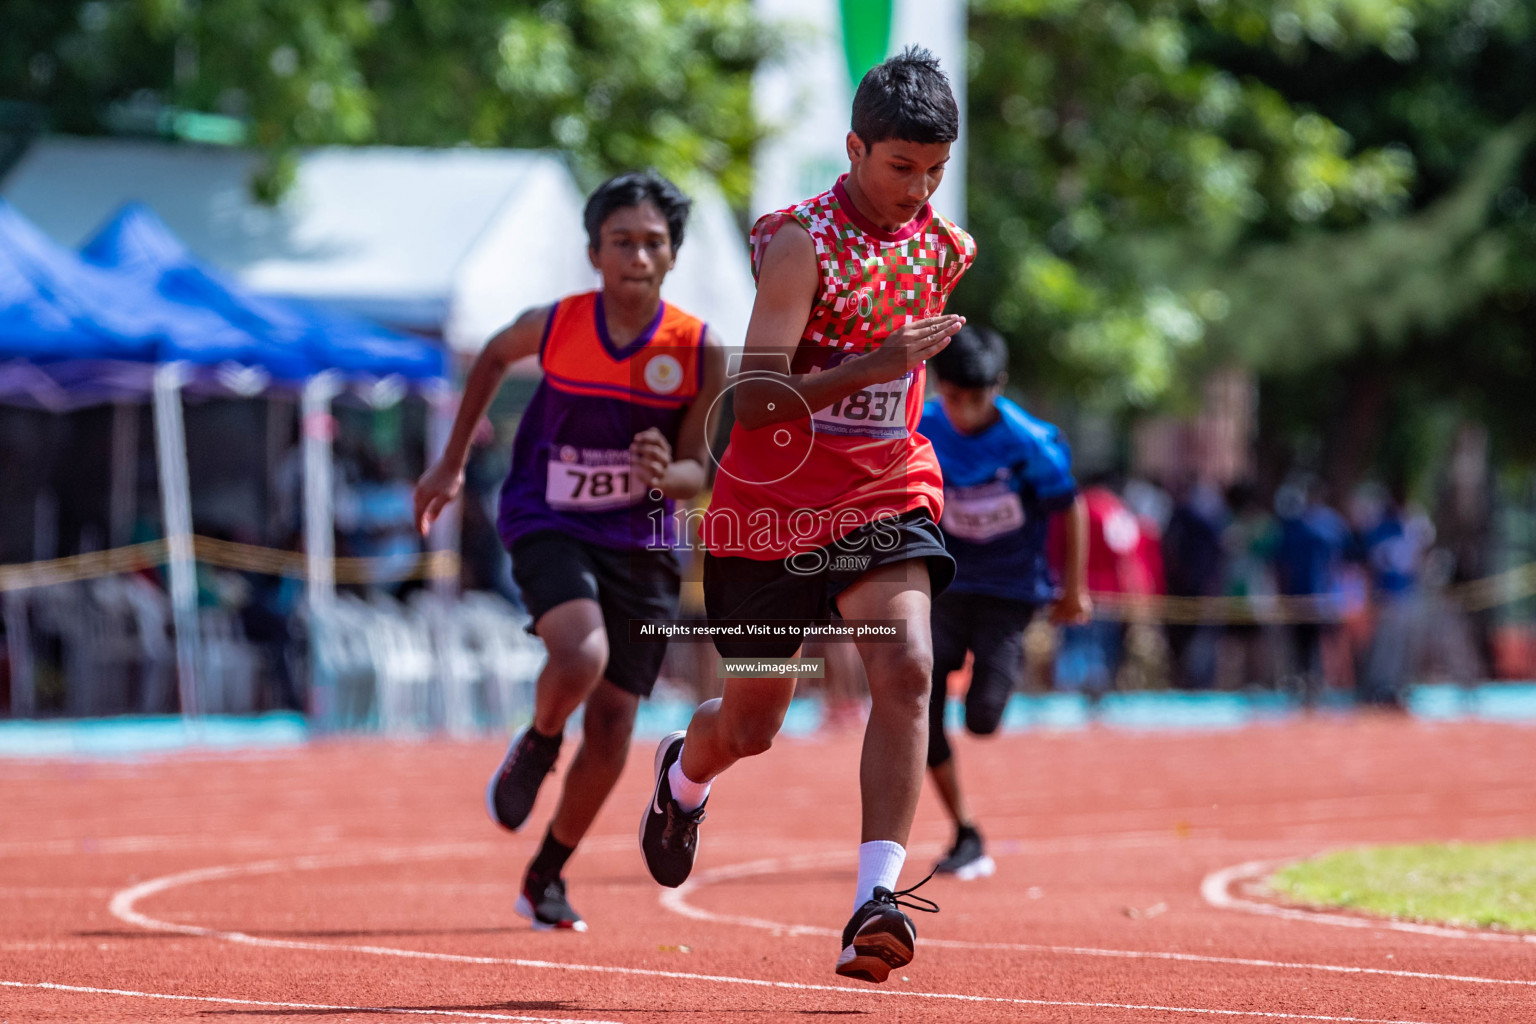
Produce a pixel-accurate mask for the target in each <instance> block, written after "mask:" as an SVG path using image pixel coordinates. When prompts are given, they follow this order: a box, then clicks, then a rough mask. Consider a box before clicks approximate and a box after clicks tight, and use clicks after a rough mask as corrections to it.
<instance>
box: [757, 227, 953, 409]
mask: <svg viewBox="0 0 1536 1024" xmlns="http://www.w3.org/2000/svg"><path fill="white" fill-rule="evenodd" d="M820 286H821V278H820V271H819V269H818V268H817V264H816V247H815V243H813V242H812V241H811V236H810V234H809V233H807V232H806V230H805V228H803V227H801V226H800V225H799V224H786V225H785V226H784V227H783V228H781V229H780V230H779V231H778V232H777V233H776V234H775V235H774V236H773V238H772V239H771V240H770V241H769V243H768V248H767V251H766V252H764V253H763V262H762V267H761V269H760V270H759V272H758V280H757V299H756V301H755V302H754V303H753V304H752V319H751V321H750V322H749V323H748V324H747V338H746V344H745V346H744V349H743V351H742V357H741V371H742V373H758V374H762V375H761V376H753V377H748V378H746V379H745V380H743V381H742V382H741V383H740V384H738V385H737V386H736V400H735V406H736V421H737V422H738V423H740V424H741V426H742V428H743V429H744V430H757V429H760V428H762V427H766V426H769V425H771V424H774V423H782V422H784V421H786V420H794V419H799V418H800V417H802V416H804V415H805V410H806V409H807V408H809V409H811V410H812V411H815V410H817V409H824V408H826V407H827V406H829V405H831V404H832V403H833V402H836V401H838V400H839V399H843V398H847V397H848V396H849V395H851V394H853V393H854V392H856V391H862V390H864V389H865V388H867V387H872V386H873V385H876V384H884V383H886V382H887V381H892V380H896V379H897V378H899V377H902V376H903V375H905V374H906V372H907V371H908V370H910V369H912V367H914V366H916V365H918V364H919V363H921V362H922V361H923V360H924V359H927V358H928V357H930V356H932V355H935V354H937V353H938V352H939V351H940V350H941V349H943V348H944V346H946V345H948V344H949V338H950V336H951V335H952V334H954V333H955V332H956V331H957V330H959V329H960V325H961V324H963V323H965V319H964V318H963V317H958V316H936V317H928V318H926V319H923V320H914V321H912V322H911V323H909V324H907V325H906V326H904V327H902V328H900V329H899V330H897V331H895V332H894V333H892V334H891V335H890V336H888V337H886V338H885V339H884V340H883V341H882V342H881V343H880V347H879V348H877V349H875V350H874V351H873V352H869V353H867V354H865V355H862V356H859V357H858V358H856V359H850V360H848V361H847V362H845V363H841V364H839V365H837V366H834V367H832V368H831V369H829V370H824V371H822V372H820V373H799V374H790V373H786V371H787V370H788V369H789V367H790V366H791V365H792V364H793V360H794V355H795V350H796V349H797V348H799V346H800V338H801V336H802V335H803V334H804V333H805V325H806V324H807V323H809V322H810V319H811V307H812V306H813V305H814V303H815V300H816V293H817V290H818V289H819V288H820ZM769 374H771V376H768V375H769ZM785 384H787V385H788V386H789V387H790V388H791V389H792V390H794V392H795V393H796V394H798V395H799V396H800V398H801V399H802V400H803V402H804V404H803V405H802V404H801V402H795V401H789V402H786V401H783V394H784V391H783V385H785ZM776 399H777V400H776ZM770 404H772V405H773V406H774V408H772V409H770V408H769V405H770Z"/></svg>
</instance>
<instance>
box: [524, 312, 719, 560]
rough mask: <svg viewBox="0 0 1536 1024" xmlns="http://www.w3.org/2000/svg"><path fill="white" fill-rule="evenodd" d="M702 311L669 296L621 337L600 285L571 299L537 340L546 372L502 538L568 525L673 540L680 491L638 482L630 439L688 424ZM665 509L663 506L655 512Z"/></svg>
mask: <svg viewBox="0 0 1536 1024" xmlns="http://www.w3.org/2000/svg"><path fill="white" fill-rule="evenodd" d="M706 330H707V328H706V326H705V324H704V322H703V321H701V320H699V319H698V318H697V317H693V316H690V315H688V314H687V313H684V312H683V311H682V310H680V309H678V308H677V307H676V306H673V305H671V304H669V303H666V302H663V303H662V304H661V308H660V309H658V310H657V311H656V318H655V319H654V320H652V321H651V323H650V324H649V325H648V326H647V327H646V329H645V330H644V331H642V332H640V335H639V337H637V338H635V340H634V341H632V342H630V343H629V344H628V345H625V346H623V347H620V346H617V345H615V344H614V343H613V341H612V339H611V338H609V336H608V327H607V321H606V320H605V319H604V316H603V297H602V293H601V292H586V293H584V294H581V295H572V296H569V297H567V298H564V299H561V300H560V301H559V302H557V303H555V305H554V306H553V307H552V308H551V310H550V314H549V322H548V323H547V324H546V325H545V328H544V338H543V340H542V341H541V342H540V344H539V366H540V368H541V369H543V371H544V379H543V380H542V381H540V382H539V386H538V390H537V391H535V392H534V396H533V401H532V402H530V403H529V405H528V408H527V410H526V411H525V412H524V413H523V418H522V421H521V422H520V423H519V424H518V427H517V437H516V439H515V440H514V441H513V442H512V469H511V472H510V473H509V474H508V475H507V482H506V483H505V484H504V485H503V486H502V489H501V509H500V514H499V515H498V516H497V524H496V525H497V530H498V532H499V533H500V534H501V539H502V542H503V543H504V544H507V545H511V543H512V542H513V541H515V540H517V539H518V538H519V537H523V536H526V535H527V534H530V533H533V532H535V531H538V530H559V531H560V532H562V533H565V534H567V535H569V536H573V537H576V538H577V539H579V540H582V541H586V542H589V543H592V544H598V545H601V546H603V547H609V548H620V549H623V548H645V547H652V546H655V542H656V539H657V538H656V537H655V536H654V535H655V533H656V528H657V524H658V523H662V524H664V526H665V528H666V531H667V532H666V534H665V535H664V536H663V538H662V540H663V541H664V542H665V543H666V544H668V545H670V544H672V543H674V538H673V537H672V535H671V529H672V503H671V501H669V500H667V499H663V498H660V497H659V496H657V495H656V494H655V492H652V493H649V494H643V493H639V492H638V491H637V489H636V488H635V487H634V485H633V484H632V481H631V479H630V473H629V445H630V442H631V441H632V440H634V437H635V435H636V434H638V433H640V432H641V431H643V430H646V429H648V428H650V427H655V428H657V429H658V430H660V431H661V433H662V435H663V436H664V437H666V439H667V443H669V444H670V445H672V447H673V449H674V451H675V450H676V448H677V436H678V429H679V427H681V425H682V421H683V417H684V415H686V413H687V410H688V407H689V405H690V404H691V403H692V402H693V400H694V399H695V398H696V397H697V396H698V393H699V385H700V381H701V380H702V377H703V360H704V335H705V331H706ZM658 510H659V511H660V512H661V515H659V516H658V515H657V514H656V513H657V512H658Z"/></svg>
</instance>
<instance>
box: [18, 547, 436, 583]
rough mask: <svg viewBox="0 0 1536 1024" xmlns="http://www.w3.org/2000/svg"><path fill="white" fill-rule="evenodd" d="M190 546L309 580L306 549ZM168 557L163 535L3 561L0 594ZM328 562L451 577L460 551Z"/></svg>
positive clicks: (361, 573) (373, 577)
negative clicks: (400, 562) (400, 561)
mask: <svg viewBox="0 0 1536 1024" xmlns="http://www.w3.org/2000/svg"><path fill="white" fill-rule="evenodd" d="M192 551H193V555H194V557H195V558H196V559H197V561H199V562H202V563H204V564H205V565H214V566H218V567H219V568H221V569H234V570H238V571H240V572H256V573H265V574H267V575H272V576H286V577H290V578H293V579H306V578H307V577H308V575H309V571H308V569H307V567H306V558H307V556H306V555H305V554H304V553H303V552H302V551H285V550H282V549H280V548H268V547H261V546H259V545H256V544H240V543H237V542H235V541H228V540H219V539H217V538H215V537H204V536H201V535H199V536H194V537H193V538H192ZM169 560H170V545H169V543H168V542H167V541H165V540H163V539H161V540H150V541H144V542H143V543H140V544H130V545H127V546H126V547H120V548H109V549H107V550H105V551H90V552H86V553H85V554H80V555H69V556H66V557H64V558H52V559H48V560H46V561H40V562H23V563H18V564H13V565H0V593H4V592H5V591H9V590H28V589H31V588H34V587H49V586H54V585H56V584H60V583H76V582H79V581H81V580H90V579H100V578H102V577H106V576H117V575H120V574H123V573H132V572H142V571H143V570H145V569H152V568H154V567H156V566H160V565H164V564H166V562H168V561H169ZM329 561H330V564H331V566H332V568H333V575H334V577H335V580H336V582H337V583H342V584H347V583H398V582H402V581H405V580H435V579H453V578H455V577H457V576H458V574H459V554H458V552H456V551H425V552H422V554H421V555H419V556H418V557H417V558H416V560H415V562H414V563H413V564H411V565H410V566H407V567H399V566H397V565H396V563H395V559H393V558H380V557H349V558H332V559H330V560H329Z"/></svg>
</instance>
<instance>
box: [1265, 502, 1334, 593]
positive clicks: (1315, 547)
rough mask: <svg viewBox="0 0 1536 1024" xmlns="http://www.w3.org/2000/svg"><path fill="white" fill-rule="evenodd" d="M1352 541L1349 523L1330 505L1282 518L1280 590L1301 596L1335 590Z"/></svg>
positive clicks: (1277, 559)
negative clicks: (1339, 572) (1346, 552)
mask: <svg viewBox="0 0 1536 1024" xmlns="http://www.w3.org/2000/svg"><path fill="white" fill-rule="evenodd" d="M1348 543H1349V524H1348V523H1346V522H1345V521H1344V517H1343V516H1341V515H1339V514H1338V513H1337V512H1335V511H1334V510H1333V509H1331V508H1328V507H1327V506H1326V505H1314V506H1313V507H1311V508H1309V509H1307V510H1306V511H1305V512H1303V513H1302V514H1301V515H1300V516H1297V517H1286V518H1283V519H1281V520H1280V544H1279V546H1278V548H1277V549H1276V550H1275V569H1276V575H1277V576H1278V577H1279V583H1280V593H1282V594H1290V595H1293V596H1298V597H1302V596H1306V595H1309V594H1332V593H1334V592H1335V591H1336V590H1337V589H1338V585H1339V578H1338V569H1339V563H1340V562H1341V561H1343V558H1344V548H1345V546H1346V545H1347V544H1348Z"/></svg>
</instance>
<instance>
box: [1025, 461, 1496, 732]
mask: <svg viewBox="0 0 1536 1024" xmlns="http://www.w3.org/2000/svg"><path fill="white" fill-rule="evenodd" d="M1084 498H1085V501H1086V503H1087V506H1088V516H1089V551H1088V585H1089V589H1090V590H1092V591H1094V592H1095V593H1096V594H1100V595H1121V596H1124V597H1128V598H1134V597H1146V596H1156V595H1167V596H1169V597H1173V598H1238V599H1242V600H1240V601H1237V602H1233V601H1213V602H1210V603H1208V604H1206V605H1201V606H1199V607H1201V608H1208V609H1209V614H1201V615H1200V616H1199V618H1200V619H1201V621H1198V622H1185V621H1177V620H1178V618H1179V616H1177V615H1170V616H1162V615H1160V614H1159V603H1158V602H1156V601H1147V602H1144V603H1143V605H1142V608H1143V609H1144V610H1143V611H1141V612H1138V611H1136V610H1131V611H1130V612H1128V613H1126V612H1122V613H1121V614H1119V615H1115V614H1112V613H1110V608H1111V607H1112V606H1118V607H1121V608H1124V607H1127V606H1129V607H1131V608H1132V609H1134V608H1135V607H1136V602H1134V601H1130V602H1112V601H1111V602H1103V603H1104V604H1105V605H1106V609H1105V611H1106V614H1101V615H1099V616H1097V617H1096V618H1095V620H1094V621H1093V622H1092V623H1090V624H1089V625H1086V626H1081V627H1073V628H1069V629H1066V630H1063V631H1062V633H1061V636H1060V638H1059V642H1058V644H1057V645H1056V648H1055V650H1054V664H1053V667H1052V672H1051V676H1050V678H1051V682H1052V684H1053V685H1054V686H1055V687H1056V688H1059V689H1066V690H1079V691H1083V692H1086V693H1088V694H1090V695H1094V694H1101V693H1103V692H1106V691H1108V690H1112V689H1116V688H1121V689H1124V688H1136V687H1144V686H1156V685H1159V684H1161V683H1166V685H1169V686H1171V687H1174V688H1178V689H1188V690H1210V689H1243V688H1270V689H1279V690H1283V691H1287V692H1290V693H1293V694H1294V695H1295V696H1297V697H1298V698H1300V699H1301V700H1303V701H1305V702H1308V703H1312V702H1316V701H1317V700H1318V699H1320V698H1321V697H1323V696H1324V695H1327V694H1338V693H1347V694H1352V695H1353V696H1354V697H1355V699H1357V700H1358V701H1360V702H1361V703H1366V704H1376V705H1387V706H1394V705H1398V704H1400V703H1401V701H1402V699H1403V695H1404V687H1405V686H1406V685H1407V684H1409V683H1411V682H1414V681H1418V680H1422V679H1429V678H1438V679H1450V680H1458V681H1471V680H1472V679H1474V678H1478V677H1480V675H1481V674H1482V673H1485V672H1487V671H1488V670H1489V667H1490V666H1489V664H1488V663H1489V660H1490V659H1489V655H1488V649H1487V639H1486V637H1483V636H1480V635H1479V633H1480V624H1479V623H1478V622H1475V621H1473V620H1472V619H1471V618H1470V617H1468V616H1466V615H1465V614H1463V613H1462V612H1461V611H1460V610H1459V608H1457V607H1456V606H1455V605H1454V603H1453V602H1452V601H1451V600H1450V598H1449V596H1448V594H1447V592H1446V587H1447V584H1449V583H1450V582H1451V580H1452V578H1453V575H1454V574H1455V571H1456V566H1455V556H1454V555H1453V554H1452V553H1451V552H1450V551H1449V550H1447V549H1446V548H1443V547H1437V546H1436V531H1435V527H1434V524H1433V523H1432V522H1431V520H1430V517H1429V516H1428V515H1427V514H1426V513H1425V511H1424V510H1423V509H1420V508H1418V507H1416V506H1414V505H1413V504H1412V503H1411V502H1409V501H1408V500H1407V499H1406V497H1405V496H1404V494H1403V492H1402V490H1401V489H1400V488H1387V487H1384V486H1381V485H1379V484H1374V483H1371V484H1366V485H1363V486H1361V487H1359V488H1357V489H1356V490H1355V491H1354V492H1353V493H1352V494H1350V495H1349V496H1348V498H1347V500H1346V501H1345V502H1343V503H1342V506H1340V505H1337V504H1335V502H1334V501H1333V500H1332V496H1331V495H1329V493H1328V492H1327V489H1326V487H1325V486H1324V484H1323V483H1322V482H1321V481H1320V480H1318V479H1316V478H1311V477H1304V478H1296V479H1293V480H1290V481H1288V482H1287V483H1286V484H1285V485H1283V486H1282V487H1280V488H1279V489H1278V490H1277V491H1276V493H1275V495H1274V499H1273V501H1272V502H1269V503H1266V502H1264V501H1263V500H1261V498H1260V495H1259V493H1258V491H1257V490H1256V488H1254V487H1253V486H1252V485H1251V484H1247V483H1239V484H1236V485H1233V486H1230V487H1227V488H1225V489H1222V488H1218V487H1216V486H1214V485H1212V484H1210V483H1208V482H1205V481H1200V480H1191V481H1188V482H1186V483H1184V484H1182V485H1181V486H1177V487H1175V488H1173V489H1172V490H1171V491H1169V490H1164V489H1163V488H1161V487H1159V486H1157V485H1155V484H1151V483H1148V482H1146V481H1139V480H1134V481H1129V482H1127V483H1124V484H1123V485H1118V486H1117V485H1116V483H1115V481H1113V480H1112V479H1109V478H1098V479H1094V480H1092V481H1090V482H1089V484H1088V486H1086V487H1085V489H1084ZM1277 598H1309V599H1311V600H1309V601H1302V602H1295V601H1288V602H1284V603H1283V605H1282V603H1281V602H1279V601H1277V600H1276V599H1277ZM1180 605H1181V607H1183V608H1186V609H1187V608H1189V607H1191V605H1190V604H1189V603H1188V602H1181V603H1180ZM1165 618H1166V619H1167V620H1168V621H1164V619H1165Z"/></svg>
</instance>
